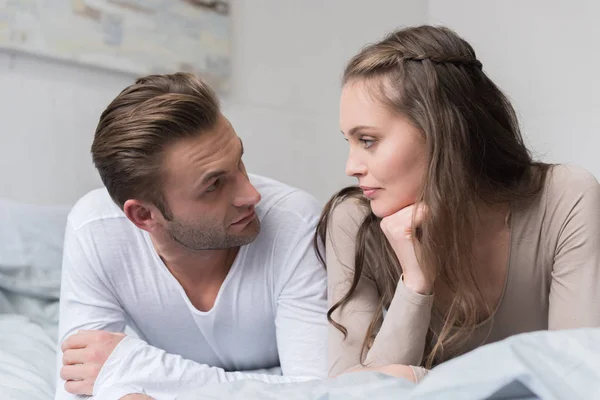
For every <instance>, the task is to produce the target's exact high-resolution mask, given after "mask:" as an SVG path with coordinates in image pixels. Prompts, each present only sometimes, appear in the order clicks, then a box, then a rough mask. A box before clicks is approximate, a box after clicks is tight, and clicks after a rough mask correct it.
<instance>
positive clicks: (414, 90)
mask: <svg viewBox="0 0 600 400" xmlns="http://www.w3.org/2000/svg"><path fill="white" fill-rule="evenodd" d="M356 81H362V82H365V83H367V87H368V88H369V89H370V91H371V94H372V95H374V96H375V98H376V99H378V100H379V101H380V102H381V103H382V104H384V105H385V106H387V107H389V108H390V109H391V110H393V111H394V112H396V113H398V114H401V115H404V116H406V117H408V118H409V119H410V121H411V122H412V123H413V124H414V125H415V126H416V127H417V128H418V129H420V131H421V132H422V133H423V135H424V137H425V140H426V146H427V157H428V166H427V169H426V172H425V176H424V179H423V185H422V188H421V194H420V196H419V199H418V202H423V203H424V204H426V205H427V206H428V209H429V212H428V217H427V218H426V219H425V220H424V221H423V223H422V225H421V226H420V232H421V237H420V246H421V251H420V254H421V255H420V260H419V262H420V263H421V264H422V265H427V266H430V267H432V268H434V269H435V270H436V271H437V272H438V278H437V279H440V280H442V281H443V282H444V283H445V284H446V285H447V286H448V288H449V289H450V290H451V293H452V294H453V298H452V302H451V304H449V305H446V306H447V311H446V312H445V313H444V325H443V328H442V329H441V331H440V332H436V333H435V334H434V333H433V331H432V330H431V329H430V331H429V333H428V337H429V339H430V340H428V346H427V348H426V354H425V357H424V362H423V365H424V366H426V367H429V368H430V367H432V366H433V365H435V364H437V363H439V362H441V361H442V360H444V359H448V358H450V357H452V356H454V355H456V354H458V353H460V352H461V348H462V347H463V346H464V344H465V343H466V341H467V340H468V338H469V336H470V335H471V334H472V332H473V330H474V328H475V326H476V325H477V324H478V323H479V322H481V320H482V319H484V318H485V317H486V316H488V315H489V313H490V312H491V307H492V305H490V304H488V303H489V302H488V301H487V300H486V298H485V296H484V295H483V293H482V291H481V289H480V287H479V286H478V284H477V280H476V277H475V271H474V268H473V267H474V265H473V259H472V254H473V253H472V245H473V242H474V239H475V235H476V221H477V218H478V206H480V205H481V204H487V205H493V204H497V203H505V202H513V201H515V200H525V199H531V198H533V197H534V196H536V195H537V194H538V193H540V191H541V190H542V188H543V185H544V181H545V177H546V175H547V171H548V169H549V166H548V165H546V164H542V163H538V162H534V161H533V159H532V157H531V154H530V153H529V151H528V150H527V148H526V146H525V144H524V141H523V137H522V136H521V132H520V130H519V125H518V121H517V117H516V114H515V111H514V109H513V108H512V106H511V104H510V102H509V100H508V99H507V98H506V96H505V95H504V94H503V93H502V92H501V91H500V89H499V88H498V87H497V86H496V85H495V84H494V83H493V82H492V81H491V80H490V79H489V78H488V76H487V75H486V74H485V73H484V72H483V70H482V65H481V63H480V62H479V60H477V57H476V55H475V52H474V50H473V48H472V47H471V46H470V45H469V44H468V43H467V42H466V41H465V40H463V39H462V38H460V37H459V36H458V35H457V34H456V33H455V32H453V31H451V30H449V29H447V28H443V27H432V26H420V27H413V28H406V29H401V30H398V31H396V32H394V33H392V34H390V35H388V36H387V37H386V38H384V39H383V40H381V41H379V42H377V43H374V44H371V45H369V46H367V47H365V48H364V49H363V50H362V51H361V52H360V53H358V54H357V55H356V56H355V57H354V58H352V60H351V61H350V62H349V64H348V65H347V67H346V69H345V71H344V76H343V80H342V83H343V85H346V84H348V83H353V82H356ZM349 198H354V199H357V200H358V201H359V202H361V204H362V205H363V206H364V207H368V208H369V207H370V206H369V202H368V200H366V199H365V198H364V197H363V196H362V193H361V191H360V190H359V189H358V188H356V187H350V188H346V189H343V190H342V191H340V192H339V193H337V194H336V195H334V196H333V197H332V199H331V200H330V201H329V202H328V203H327V205H326V206H325V208H324V210H323V214H322V216H321V219H320V222H319V225H318V228H317V233H316V235H315V246H316V249H317V252H318V254H319V258H320V259H321V261H322V262H323V263H324V264H325V258H324V256H323V254H322V251H321V250H320V249H322V248H323V247H321V246H323V243H325V240H326V235H327V230H328V228H329V226H328V224H329V217H330V215H331V213H332V211H333V210H334V209H335V207H336V205H337V204H339V203H340V202H342V201H345V200H347V199H349ZM369 209H370V208H369ZM356 243H357V245H356V253H355V255H354V274H353V278H352V283H351V286H350V289H349V291H348V293H346V295H345V296H343V297H342V298H341V299H340V300H339V301H338V302H336V303H335V304H334V305H333V306H332V307H331V309H330V310H329V312H328V315H327V316H328V319H329V321H330V323H331V324H333V325H334V326H335V327H336V328H337V329H339V330H340V331H342V332H343V333H344V335H346V334H347V331H346V328H345V327H343V326H341V325H340V324H338V323H337V322H336V321H334V320H333V318H332V314H333V312H334V311H335V310H336V309H338V308H339V307H340V306H342V305H344V304H345V303H346V302H348V301H349V299H351V298H352V295H353V293H354V291H355V289H356V286H357V285H358V283H359V281H360V279H361V277H363V275H364V274H369V277H370V278H371V279H373V280H374V281H375V283H376V285H377V288H378V291H379V293H380V304H379V306H378V308H377V312H376V314H375V315H374V317H373V319H372V321H371V324H370V326H369V329H368V331H367V335H366V337H365V339H364V342H363V346H362V352H361V360H363V359H364V355H365V354H366V351H368V349H369V347H370V346H371V344H372V341H373V338H374V337H375V335H376V334H377V332H376V330H377V329H378V326H379V324H380V322H381V320H382V318H383V310H384V309H385V308H386V307H388V306H389V304H390V302H391V300H392V298H393V295H394V292H395V290H396V286H397V284H398V281H399V279H400V275H401V272H402V267H401V265H399V262H398V260H397V257H396V256H395V254H394V252H393V251H392V249H391V246H390V245H389V243H388V241H387V240H386V238H385V236H384V234H383V232H382V231H381V228H380V219H379V218H378V217H376V216H375V215H374V214H373V213H372V212H369V213H367V217H366V218H365V220H364V221H363V222H362V225H361V226H360V228H359V231H358V234H357V237H356ZM367 249H368V250H369V251H367ZM434 306H435V305H434ZM399 340H402V339H401V338H399Z"/></svg>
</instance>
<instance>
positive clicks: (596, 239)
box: [548, 170, 600, 329]
mask: <svg viewBox="0 0 600 400" xmlns="http://www.w3.org/2000/svg"><path fill="white" fill-rule="evenodd" d="M572 172H573V171H571V176H570V177H569V179H561V181H563V180H564V182H561V183H562V184H563V190H565V189H566V190H565V191H564V192H563V195H562V196H560V198H559V199H554V201H555V203H556V204H555V206H554V207H555V208H554V212H555V213H557V215H561V219H562V221H563V222H562V224H561V225H560V226H558V225H557V226H556V228H554V227H553V228H551V229H556V232H549V233H551V234H556V235H558V244H557V246H556V250H555V255H554V266H553V269H552V281H551V285H550V299H549V305H550V307H549V315H548V328H549V329H573V328H580V327H599V326H600V185H599V184H598V181H597V180H596V179H595V178H594V177H593V176H592V175H591V174H589V173H587V172H585V173H584V172H582V171H581V170H575V174H573V173H572ZM563 216H564V217H563Z"/></svg>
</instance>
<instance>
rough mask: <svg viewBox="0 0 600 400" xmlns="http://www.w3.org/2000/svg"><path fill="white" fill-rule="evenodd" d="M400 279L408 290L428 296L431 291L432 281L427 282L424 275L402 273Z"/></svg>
mask: <svg viewBox="0 0 600 400" xmlns="http://www.w3.org/2000/svg"><path fill="white" fill-rule="evenodd" d="M401 281H402V282H403V284H404V286H406V287H407V288H408V289H409V290H411V291H413V292H415V293H418V294H421V295H424V296H428V295H430V294H432V293H433V282H429V281H428V280H427V279H426V278H425V277H424V276H421V277H419V276H411V275H407V274H406V273H404V274H402V276H401Z"/></svg>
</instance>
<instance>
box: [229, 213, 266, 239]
mask: <svg viewBox="0 0 600 400" xmlns="http://www.w3.org/2000/svg"><path fill="white" fill-rule="evenodd" d="M259 233H260V221H259V219H258V218H255V219H254V220H253V221H252V222H250V223H249V224H248V225H246V227H245V228H244V229H243V230H242V231H241V232H240V233H237V234H236V235H235V236H233V237H232V239H234V238H235V239H234V241H235V242H236V246H245V245H247V244H250V243H252V242H254V240H255V239H256V238H257V237H258V234H259Z"/></svg>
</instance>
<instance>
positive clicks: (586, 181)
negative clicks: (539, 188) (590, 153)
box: [544, 164, 600, 206]
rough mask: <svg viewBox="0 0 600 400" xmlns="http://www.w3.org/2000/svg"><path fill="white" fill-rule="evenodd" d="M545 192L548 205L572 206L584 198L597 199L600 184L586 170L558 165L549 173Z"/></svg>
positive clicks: (551, 168)
mask: <svg viewBox="0 0 600 400" xmlns="http://www.w3.org/2000/svg"><path fill="white" fill-rule="evenodd" d="M544 192H545V196H546V204H547V205H549V206H552V205H555V206H558V205H560V204H564V205H570V204H573V203H574V202H578V201H580V200H581V198H582V197H589V196H596V197H597V196H598V193H600V184H599V183H598V179H597V178H596V177H595V176H594V174H592V173H591V172H590V171H588V170H586V169H584V168H581V167H577V166H574V165H567V164H557V165H554V166H552V167H550V170H549V171H548V176H547V177H546V182H545V190H544Z"/></svg>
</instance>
